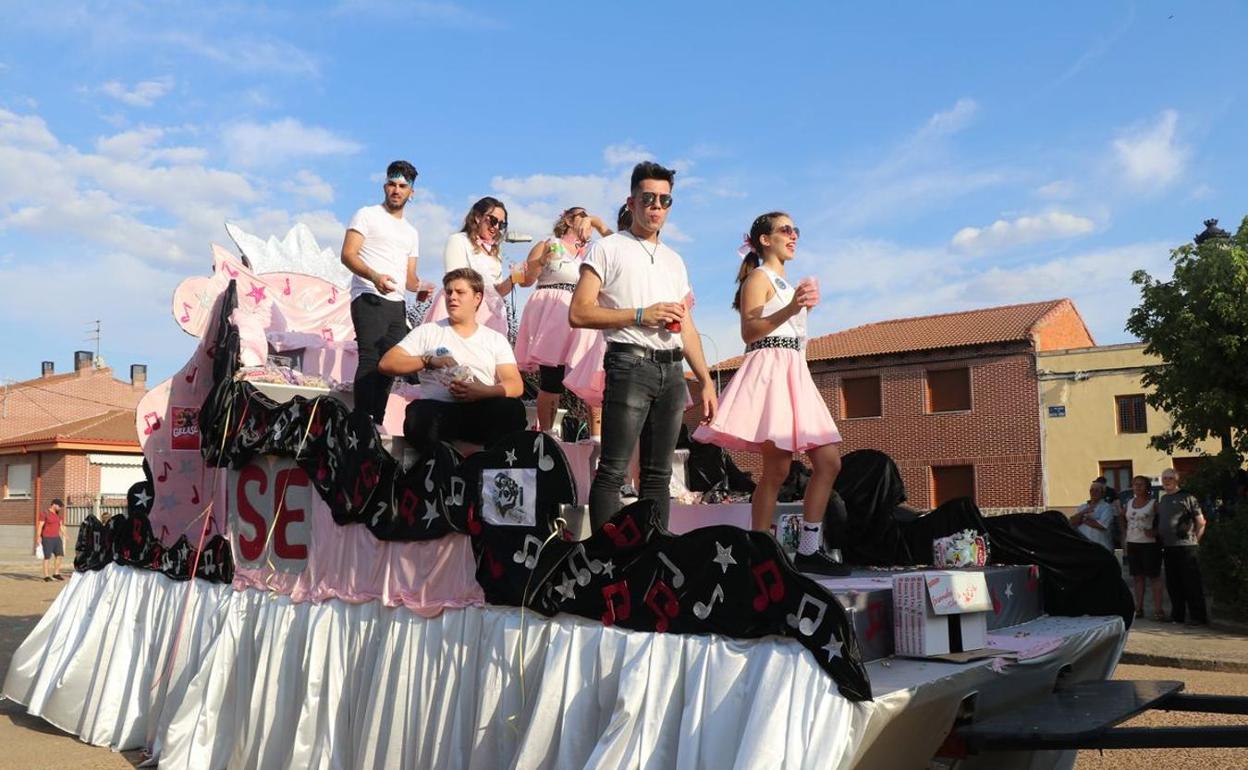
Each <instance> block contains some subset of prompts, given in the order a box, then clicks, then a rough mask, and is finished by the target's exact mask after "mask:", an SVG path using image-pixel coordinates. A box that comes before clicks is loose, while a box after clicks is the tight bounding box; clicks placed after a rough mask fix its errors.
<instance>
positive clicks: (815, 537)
mask: <svg viewBox="0 0 1248 770" xmlns="http://www.w3.org/2000/svg"><path fill="white" fill-rule="evenodd" d="M822 536H823V522H822V521H817V522H815V523H814V524H811V523H810V522H809V521H803V522H802V535H801V537H800V538H799V539H798V541H797V552H798V553H799V554H801V555H802V556H809V555H811V554H812V553H814V552H815V551H818V550H819V541H820V540H822V539H823V537H822Z"/></svg>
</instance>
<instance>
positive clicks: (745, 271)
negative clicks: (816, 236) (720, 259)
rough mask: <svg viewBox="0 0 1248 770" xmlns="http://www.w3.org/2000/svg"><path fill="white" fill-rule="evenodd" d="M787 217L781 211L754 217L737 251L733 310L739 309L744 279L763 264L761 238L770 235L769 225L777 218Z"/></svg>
mask: <svg viewBox="0 0 1248 770" xmlns="http://www.w3.org/2000/svg"><path fill="white" fill-rule="evenodd" d="M787 216H788V214H786V213H784V212H783V211H769V212H767V213H766V214H760V215H759V216H757V217H755V219H754V224H752V225H750V232H749V233H747V234H746V236H745V238H744V239H743V242H742V244H741V248H739V249H737V253H738V254H740V255H741V258H742V259H741V267H740V268H739V269H738V270H737V293H736V294H734V295H733V296H732V309H733V310H740V309H741V287H742V286H744V285H745V279H746V278H749V277H750V273H752V272H754V271H755V270H756V269H757V268H758V267H759V266H761V265H762V264H763V256H762V251H763V244H762V240H761V239H762V237H763V236H764V235H770V234H771V224H772V222H774V221H775V220H776V218H777V217H787Z"/></svg>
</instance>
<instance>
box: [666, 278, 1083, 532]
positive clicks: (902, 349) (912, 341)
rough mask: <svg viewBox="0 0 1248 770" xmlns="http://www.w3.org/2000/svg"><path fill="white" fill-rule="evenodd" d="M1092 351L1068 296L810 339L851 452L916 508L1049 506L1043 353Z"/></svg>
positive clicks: (815, 366)
mask: <svg viewBox="0 0 1248 770" xmlns="http://www.w3.org/2000/svg"><path fill="white" fill-rule="evenodd" d="M1093 344H1094V342H1093V340H1092V335H1091V334H1090V333H1089V332H1088V329H1087V326H1086V325H1085V324H1084V323H1083V319H1082V318H1081V317H1080V315H1079V312H1078V311H1077V310H1076V309H1075V306H1074V304H1073V303H1072V302H1071V301H1070V300H1067V299H1061V300H1052V301H1048V302H1034V303H1028V304H1024V305H1009V306H1005V307H996V308H986V309H982V310H970V311H965V312H960V313H947V314H942V315H933V316H923V317H918V318H903V319H898V320H892V321H882V322H879V323H873V324H867V325H865V326H859V327H855V328H853V329H847V330H845V331H841V332H836V333H833V334H829V335H826V336H823V337H817V338H815V339H812V340H810V343H809V345H808V346H807V349H806V358H807V361H808V362H809V364H810V370H811V375H812V376H813V378H814V380H815V384H816V385H817V386H818V388H819V390H820V391H821V392H822V393H823V396H824V399H825V401H826V402H827V404H828V408H829V409H830V410H831V412H832V416H833V417H834V418H835V419H836V423H837V426H838V427H839V428H840V431H841V435H842V437H843V439H844V443H843V444H842V451H843V452H851V451H853V450H855V449H878V450H881V451H883V452H885V453H887V454H888V455H889V456H891V457H892V458H893V459H894V460H895V461H896V462H897V465H898V467H899V468H900V470H901V475H902V479H903V480H904V482H905V485H906V491H907V494H908V495H909V503H910V504H911V505H913V506H915V507H917V508H930V507H934V506H936V505H938V504H940V503H941V502H943V501H945V500H948V499H951V498H954V497H960V496H964V495H969V496H972V497H974V498H975V500H976V502H977V503H978V504H979V506H980V507H981V508H982V509H985V510H986V511H988V512H995V511H1001V510H1013V509H1033V508H1038V507H1041V506H1043V505H1044V504H1045V502H1044V470H1043V468H1044V457H1043V442H1042V436H1041V421H1040V420H1041V418H1040V408H1041V407H1040V394H1039V381H1038V379H1037V373H1036V372H1037V363H1036V361H1037V355H1038V354H1039V353H1041V352H1043V351H1048V350H1057V349H1062V348H1073V347H1086V346H1090V345H1093ZM740 363H741V357H739V356H738V357H736V358H732V359H729V360H727V361H724V362H723V363H721V364H720V365H719V366H718V367H716V368H717V369H718V370H719V371H722V372H731V371H735V369H736V368H737V367H738V366H739V365H740ZM724 384H725V385H726V384H727V382H726V381H725V383H724ZM691 420H692V421H694V422H696V417H691ZM733 459H734V460H735V461H736V462H737V464H738V465H740V466H741V467H742V468H743V469H745V470H748V471H753V472H755V473H757V472H758V471H759V469H760V467H761V465H760V462H759V459H758V457H757V455H753V454H742V453H734V454H733Z"/></svg>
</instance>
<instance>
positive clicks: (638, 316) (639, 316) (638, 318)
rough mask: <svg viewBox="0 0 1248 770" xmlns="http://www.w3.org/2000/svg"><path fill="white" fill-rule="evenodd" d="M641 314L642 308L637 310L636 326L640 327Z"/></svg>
mask: <svg viewBox="0 0 1248 770" xmlns="http://www.w3.org/2000/svg"><path fill="white" fill-rule="evenodd" d="M643 312H644V308H637V325H638V326H641V314H642V313H643Z"/></svg>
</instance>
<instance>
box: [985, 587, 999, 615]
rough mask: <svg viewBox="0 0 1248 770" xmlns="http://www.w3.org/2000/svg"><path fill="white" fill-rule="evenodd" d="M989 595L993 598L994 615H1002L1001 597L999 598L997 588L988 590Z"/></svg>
mask: <svg viewBox="0 0 1248 770" xmlns="http://www.w3.org/2000/svg"><path fill="white" fill-rule="evenodd" d="M988 595H989V596H991V597H992V614H993V615H1000V614H1001V597H999V596H997V589H995V588H990V589H988Z"/></svg>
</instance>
